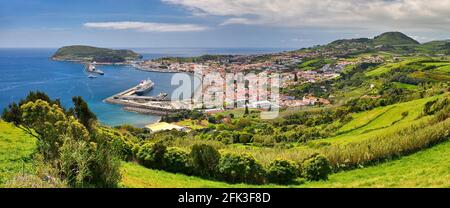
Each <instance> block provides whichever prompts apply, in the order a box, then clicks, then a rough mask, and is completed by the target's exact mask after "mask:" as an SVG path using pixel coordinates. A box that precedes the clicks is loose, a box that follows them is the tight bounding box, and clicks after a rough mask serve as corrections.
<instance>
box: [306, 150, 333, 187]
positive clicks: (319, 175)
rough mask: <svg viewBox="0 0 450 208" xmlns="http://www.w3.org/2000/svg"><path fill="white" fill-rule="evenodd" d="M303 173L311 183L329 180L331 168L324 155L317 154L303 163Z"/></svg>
mask: <svg viewBox="0 0 450 208" xmlns="http://www.w3.org/2000/svg"><path fill="white" fill-rule="evenodd" d="M301 171H302V176H303V177H304V178H306V179H307V180H309V181H319V180H327V179H328V175H329V174H330V173H331V166H330V162H329V161H328V159H327V158H326V157H325V156H324V155H321V154H317V155H314V156H312V157H311V158H310V159H307V160H305V161H304V162H303V163H302V165H301Z"/></svg>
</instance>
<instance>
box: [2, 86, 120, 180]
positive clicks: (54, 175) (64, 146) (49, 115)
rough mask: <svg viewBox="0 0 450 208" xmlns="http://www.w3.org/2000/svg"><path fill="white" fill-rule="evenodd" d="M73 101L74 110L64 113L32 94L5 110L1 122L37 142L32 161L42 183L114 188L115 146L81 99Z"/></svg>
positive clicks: (116, 171) (53, 103) (56, 104)
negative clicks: (6, 123)
mask: <svg viewBox="0 0 450 208" xmlns="http://www.w3.org/2000/svg"><path fill="white" fill-rule="evenodd" d="M73 101H74V108H71V109H69V110H66V109H64V108H63V107H62V106H61V105H60V103H59V101H54V100H51V99H50V98H49V97H48V96H47V95H46V94H45V93H42V92H31V93H30V94H29V95H28V96H27V97H26V98H25V99H23V100H21V101H20V102H19V104H16V103H12V104H11V105H10V106H9V107H8V108H7V109H5V110H4V112H3V114H2V118H3V119H4V120H5V121H7V122H12V123H13V124H15V125H16V126H17V127H18V128H20V129H22V130H23V131H25V132H27V133H28V134H29V135H30V136H32V137H34V138H36V139H37V154H36V155H35V158H34V160H35V161H38V162H39V164H38V170H37V171H38V172H40V173H41V174H42V175H41V176H42V178H41V179H42V180H43V181H49V178H51V180H50V181H53V182H52V183H55V181H57V184H66V185H68V186H70V187H115V186H117V183H118V182H119V181H120V173H119V157H118V156H117V153H116V148H115V146H114V143H113V142H112V141H111V138H109V137H108V136H107V135H106V134H104V133H103V132H102V131H101V128H98V127H97V122H96V117H95V115H94V114H93V113H92V112H91V111H90V110H89V108H88V106H87V104H86V103H85V102H84V101H83V99H82V98H80V97H74V98H73ZM19 182H20V181H19ZM22 182H23V183H27V182H28V181H22ZM18 186H21V185H20V184H18Z"/></svg>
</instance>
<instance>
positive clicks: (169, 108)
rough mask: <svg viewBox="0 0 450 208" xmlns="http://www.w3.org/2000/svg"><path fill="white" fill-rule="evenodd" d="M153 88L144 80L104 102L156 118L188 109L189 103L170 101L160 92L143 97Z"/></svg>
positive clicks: (148, 81)
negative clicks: (156, 116)
mask: <svg viewBox="0 0 450 208" xmlns="http://www.w3.org/2000/svg"><path fill="white" fill-rule="evenodd" d="M153 86H154V83H153V82H152V81H151V80H144V81H141V83H140V84H139V85H137V86H135V87H132V88H130V89H127V90H125V91H122V92H120V93H117V94H115V95H113V96H111V97H108V98H106V99H105V100H104V102H106V103H110V104H116V105H121V106H122V107H123V109H124V110H126V111H130V112H135V113H140V114H150V115H158V116H163V115H167V114H171V113H177V112H179V111H182V110H186V109H190V106H191V103H190V101H171V100H170V99H169V97H168V96H169V95H168V93H164V92H161V93H159V95H157V96H145V94H146V93H147V92H148V91H150V90H152V89H153Z"/></svg>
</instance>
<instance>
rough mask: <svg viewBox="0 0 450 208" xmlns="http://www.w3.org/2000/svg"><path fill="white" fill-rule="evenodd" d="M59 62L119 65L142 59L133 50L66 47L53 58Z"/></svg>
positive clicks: (80, 46) (59, 50)
mask: <svg viewBox="0 0 450 208" xmlns="http://www.w3.org/2000/svg"><path fill="white" fill-rule="evenodd" d="M51 58H52V59H53V60H58V61H81V62H86V61H89V62H91V61H96V62H108V63H119V62H124V61H131V60H136V59H140V58H142V56H141V55H139V54H137V53H135V52H134V51H131V50H113V49H107V48H97V47H92V46H82V45H75V46H65V47H62V48H60V49H58V51H56V53H55V54H54V55H53V56H52V57H51Z"/></svg>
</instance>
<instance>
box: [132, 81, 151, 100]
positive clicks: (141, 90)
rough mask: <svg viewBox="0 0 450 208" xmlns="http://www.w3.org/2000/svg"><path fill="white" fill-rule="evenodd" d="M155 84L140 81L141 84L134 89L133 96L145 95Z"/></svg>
mask: <svg viewBox="0 0 450 208" xmlns="http://www.w3.org/2000/svg"><path fill="white" fill-rule="evenodd" d="M154 85H155V83H153V82H152V80H150V79H147V80H142V81H141V83H140V84H139V85H138V86H137V87H136V91H135V94H136V95H139V96H142V95H145V94H146V93H147V92H148V91H150V90H152V89H153V86H154Z"/></svg>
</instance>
